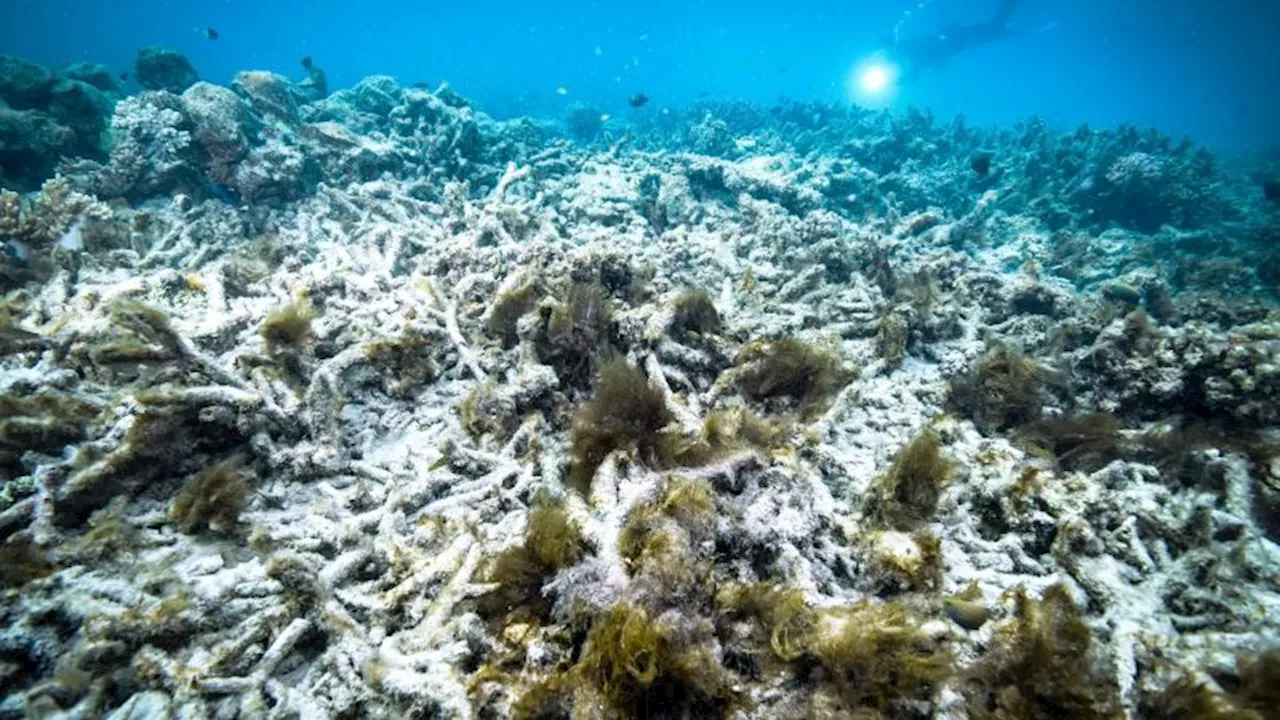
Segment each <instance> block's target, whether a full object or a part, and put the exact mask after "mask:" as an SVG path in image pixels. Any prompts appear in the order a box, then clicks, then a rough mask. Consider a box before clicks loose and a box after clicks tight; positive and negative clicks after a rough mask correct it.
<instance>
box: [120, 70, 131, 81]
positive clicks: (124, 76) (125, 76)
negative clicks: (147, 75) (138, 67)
mask: <svg viewBox="0 0 1280 720" xmlns="http://www.w3.org/2000/svg"><path fill="white" fill-rule="evenodd" d="M120 82H129V71H128V70H125V71H124V72H122V73H120Z"/></svg>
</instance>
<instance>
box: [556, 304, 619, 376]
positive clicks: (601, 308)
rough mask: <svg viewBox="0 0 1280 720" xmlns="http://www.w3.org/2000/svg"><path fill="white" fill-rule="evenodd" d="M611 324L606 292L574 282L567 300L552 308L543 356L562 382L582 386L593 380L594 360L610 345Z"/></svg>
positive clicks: (610, 312)
mask: <svg viewBox="0 0 1280 720" xmlns="http://www.w3.org/2000/svg"><path fill="white" fill-rule="evenodd" d="M612 322H613V308H612V307H611V305H610V303H609V298H608V297H606V296H605V293H604V289H603V288H601V287H600V286H599V285H596V284H588V283H574V285H573V287H571V288H570V289H569V297H568V300H567V301H566V302H564V303H562V304H560V305H557V306H556V307H555V308H554V309H552V311H551V316H550V317H549V318H548V319H547V331H546V338H545V342H544V344H543V347H542V349H541V353H540V355H541V357H542V359H543V360H544V361H546V362H549V363H550V364H551V365H552V367H554V368H555V369H556V375H557V376H558V377H559V378H560V380H561V382H564V383H567V384H569V385H571V386H574V387H581V386H583V385H585V384H586V383H587V381H588V380H589V378H590V377H591V372H590V370H591V365H592V361H593V358H594V357H595V356H596V354H597V353H598V352H600V351H602V350H603V349H605V348H606V347H607V345H608V332H609V326H610V324H611V323H612Z"/></svg>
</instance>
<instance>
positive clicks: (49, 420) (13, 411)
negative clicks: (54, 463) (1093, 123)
mask: <svg viewBox="0 0 1280 720" xmlns="http://www.w3.org/2000/svg"><path fill="white" fill-rule="evenodd" d="M99 412H100V410H99V408H97V407H95V406H93V405H91V404H89V403H87V402H83V401H80V400H76V399H74V398H71V397H68V396H65V395H56V394H41V395H29V396H21V395H0V476H8V477H13V476H17V475H21V474H23V472H24V471H23V467H22V463H21V457H22V455H23V453H26V452H38V453H54V452H58V451H60V450H62V448H64V447H66V446H67V445H71V444H74V443H78V442H80V441H82V440H84V439H85V438H87V437H88V433H89V425H90V424H91V423H92V422H93V420H94V419H95V418H96V417H97V416H98V414H99Z"/></svg>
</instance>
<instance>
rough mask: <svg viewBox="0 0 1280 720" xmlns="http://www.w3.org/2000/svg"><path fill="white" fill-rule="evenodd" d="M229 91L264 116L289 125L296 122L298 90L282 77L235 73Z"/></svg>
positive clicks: (259, 72) (270, 73)
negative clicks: (269, 116) (277, 119)
mask: <svg viewBox="0 0 1280 720" xmlns="http://www.w3.org/2000/svg"><path fill="white" fill-rule="evenodd" d="M231 89H233V90H235V91H236V92H237V93H239V94H240V96H241V97H243V98H244V99H245V100H246V101H248V103H249V105H250V106H251V107H253V109H254V110H257V111H258V112H260V113H263V114H264V115H274V116H276V117H278V118H280V119H281V120H284V121H286V122H288V123H290V124H293V123H296V122H298V100H299V99H300V98H299V96H298V90H297V88H295V87H294V85H293V83H292V82H290V80H289V78H287V77H285V76H283V75H277V74H275V73H273V72H266V71H264V70H246V71H243V72H239V73H236V76H235V78H234V79H233V80H232V81H231Z"/></svg>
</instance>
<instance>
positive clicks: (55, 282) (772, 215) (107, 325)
mask: <svg viewBox="0 0 1280 720" xmlns="http://www.w3.org/2000/svg"><path fill="white" fill-rule="evenodd" d="M303 69H304V70H305V71H306V79H305V80H302V81H301V82H294V81H292V80H290V79H289V78H286V77H284V76H282V75H279V74H276V73H272V72H266V71H256V70H247V71H245V72H241V73H238V74H236V75H235V78H234V80H233V81H232V82H231V83H229V86H228V87H222V86H220V85H217V84H214V83H210V82H201V81H199V80H198V78H197V76H196V74H195V72H194V70H193V69H192V67H191V65H190V63H189V62H187V61H186V60H185V59H183V58H182V57H181V56H180V55H178V54H176V53H173V52H172V51H163V50H147V51H144V53H143V54H142V55H140V56H139V65H138V68H137V78H138V80H139V83H140V85H141V86H142V87H143V88H144V90H143V91H142V92H140V93H137V94H134V95H131V96H129V97H120V96H119V89H118V88H117V87H116V84H115V82H114V80H113V78H112V74H111V73H110V72H107V71H106V70H105V69H104V68H102V67H100V66H93V65H87V64H79V65H75V66H71V67H68V68H65V69H63V70H59V71H56V72H54V71H51V70H49V69H46V68H42V67H40V66H38V65H34V64H31V63H28V62H25V61H22V60H18V59H14V58H0V98H3V101H4V103H3V106H0V168H2V170H0V172H3V173H4V174H3V176H0V183H2V184H3V185H4V190H3V192H0V242H2V243H3V247H4V253H3V256H2V257H0V293H2V294H3V296H2V297H0V585H2V586H3V591H4V592H3V593H2V594H0V615H2V616H3V617H4V619H5V625H4V629H3V630H2V631H0V718H9V717H15V718H16V717H24V716H31V717H106V718H115V719H122V718H128V717H217V718H260V717H266V718H294V717H299V718H321V717H439V718H455V719H461V718H495V719H497V720H501V719H503V718H551V717H555V718H566V717H568V718H593V719H594V718H619V719H621V718H631V717H653V718H683V717H705V718H717V717H720V718H735V720H752V719H757V718H761V719H762V718H782V719H788V718H795V719H796V720H799V719H801V718H830V717H856V718H884V719H886V720H888V719H898V718H921V719H923V718H936V719H937V720H963V719H964V718H986V717H991V718H995V717H999V718H1023V717H1027V718H1032V717H1035V718H1039V717H1078V718H1103V717H1108V718H1109V717H1119V716H1123V715H1127V716H1132V717H1177V718H1183V717H1186V718H1192V717H1243V718H1255V717H1262V718H1265V717H1270V716H1271V715H1274V712H1273V709H1274V708H1275V707H1276V701H1275V692H1274V691H1275V688H1276V687H1277V683H1276V681H1275V680H1274V677H1275V673H1276V666H1277V660H1276V650H1275V648H1276V647H1277V646H1280V613H1277V612H1276V608H1278V607H1280V592H1277V589H1276V588H1277V587H1280V584H1278V583H1277V578H1280V545H1278V544H1277V543H1278V541H1280V470H1277V467H1278V466H1280V464H1278V463H1277V462H1276V456H1277V450H1276V448H1277V446H1278V444H1277V442H1276V432H1277V427H1278V426H1280V371H1278V370H1277V368H1280V326H1278V318H1280V313H1277V312H1276V310H1277V305H1278V303H1280V297H1277V294H1276V288H1277V287H1278V285H1277V282H1276V280H1277V278H1280V251H1278V250H1277V245H1276V243H1275V242H1274V240H1275V231H1274V218H1275V215H1274V213H1275V208H1274V200H1273V199H1271V200H1269V199H1268V196H1267V193H1268V192H1269V191H1268V190H1267V185H1266V184H1265V182H1266V181H1268V180H1273V179H1274V177H1275V175H1274V172H1273V169H1272V170H1266V168H1263V171H1261V172H1260V173H1257V174H1254V175H1250V174H1248V173H1243V172H1241V171H1240V170H1239V169H1238V168H1237V167H1236V166H1235V165H1231V164H1227V163H1222V162H1219V161H1218V160H1217V159H1216V158H1215V157H1214V156H1213V155H1212V154H1210V153H1208V152H1207V151H1204V150H1202V149H1201V148H1198V147H1196V146H1195V145H1194V144H1191V143H1184V144H1178V143H1175V142H1173V141H1171V140H1169V139H1168V138H1167V137H1165V136H1163V135H1161V134H1159V133H1158V132H1155V131H1145V130H1138V129H1134V128H1127V127H1122V128H1116V129H1112V130H1093V129H1089V128H1080V129H1078V130H1075V131H1072V132H1069V133H1066V134H1062V133H1058V132H1055V131H1053V130H1050V129H1049V127H1048V126H1047V125H1046V124H1045V123H1044V122H1041V121H1039V120H1035V119H1029V120H1026V121H1023V122H1021V123H1018V124H1016V125H1014V126H1012V127H1006V128H993V129H980V128H975V127H971V126H968V125H966V124H965V123H964V122H962V121H960V120H956V121H951V122H942V121H939V120H937V119H935V118H934V117H933V116H931V115H930V114H928V113H927V112H924V111H908V112H905V113H901V114H895V115H889V114H883V113H871V112H867V111H863V110H859V109H856V108H847V107H834V106H828V105H821V104H813V103H794V102H783V103H779V104H778V105H776V106H774V107H760V106H756V105H752V104H749V103H740V102H721V101H715V100H707V101H699V102H697V103H694V104H692V105H690V106H688V107H683V108H675V107H673V108H670V109H669V111H668V112H652V113H650V112H643V113H635V114H634V117H631V118H606V117H603V116H602V114H601V113H600V112H599V111H598V110H596V109H594V108H591V107H590V106H585V105H584V106H579V107H574V106H570V107H569V108H567V109H568V111H569V112H568V114H567V115H566V116H565V117H563V118H561V120H562V122H555V121H540V120H536V119H531V118H520V119H514V120H505V121H499V120H494V119H493V118H491V117H489V116H488V115H486V114H485V113H484V112H482V111H480V110H479V109H477V108H476V107H475V106H473V105H472V104H471V103H470V101H469V100H468V99H467V98H465V97H463V96H462V95H460V94H459V93H458V92H457V91H455V90H453V89H451V88H450V87H448V86H447V85H441V86H439V87H437V88H435V89H429V88H427V87H422V86H412V87H405V86H401V85H400V84H399V83H398V82H397V81H395V80H394V79H393V78H390V77H385V76H374V77H369V78H365V79H364V80H361V81H360V82H358V83H356V84H355V85H354V86H352V87H347V88H341V89H335V90H334V91H333V92H329V90H330V88H329V87H328V86H327V85H328V83H327V80H326V78H325V76H324V73H323V72H322V71H320V70H319V68H317V67H316V66H315V64H314V62H311V61H310V60H307V61H305V62H304V67H303ZM1259 178H1261V180H1260V179H1259ZM1269 713H1270V715H1269Z"/></svg>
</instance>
